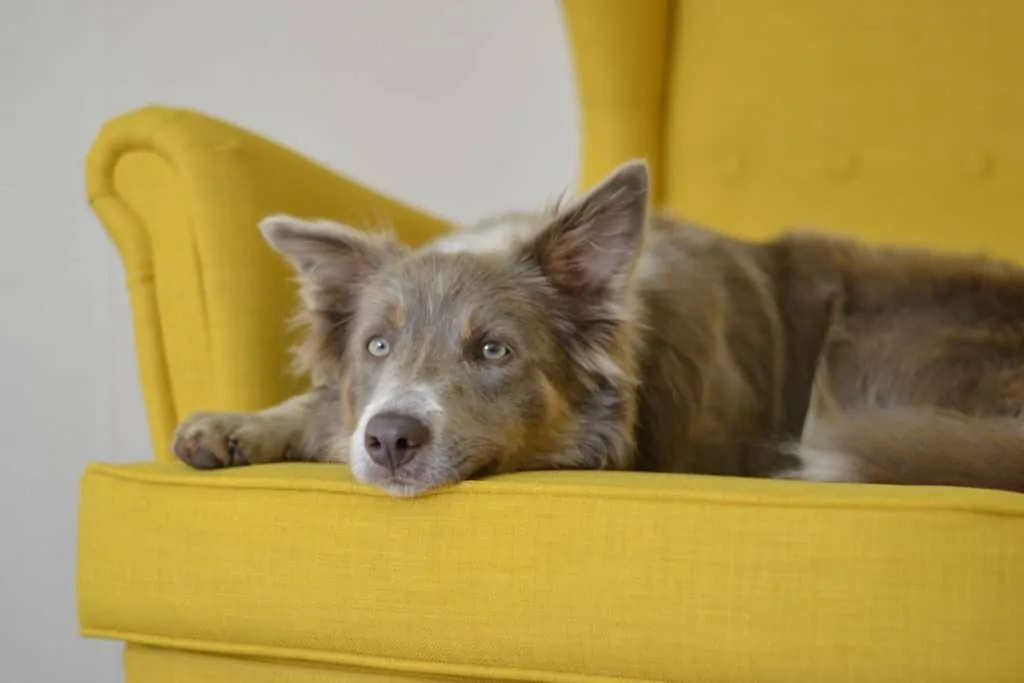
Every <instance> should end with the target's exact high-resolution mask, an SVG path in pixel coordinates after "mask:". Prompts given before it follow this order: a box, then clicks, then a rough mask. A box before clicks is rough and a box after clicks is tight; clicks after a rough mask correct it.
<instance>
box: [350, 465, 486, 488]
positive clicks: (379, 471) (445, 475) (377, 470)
mask: <svg viewBox="0 0 1024 683" xmlns="http://www.w3.org/2000/svg"><path fill="white" fill-rule="evenodd" d="M468 460H469V459H468V458H466V459H463V460H462V461H459V462H455V463H451V464H441V465H439V464H433V465H431V464H429V463H426V462H417V461H414V462H412V463H410V464H409V465H408V466H406V467H399V468H398V469H396V470H393V469H391V468H387V467H381V466H379V465H377V464H375V463H372V462H364V463H363V465H362V466H358V465H357V466H355V467H351V469H352V473H353V475H354V476H355V478H356V479H358V480H359V481H360V482H362V483H364V484H367V485H369V486H375V487H377V488H379V489H382V490H384V491H385V492H387V493H388V494H389V495H392V496H395V497H397V498H415V497H417V496H421V495H424V494H427V493H430V492H432V491H435V490H437V489H441V488H445V487H448V486H453V485H455V484H458V483H460V482H462V481H466V480H469V479H482V478H484V477H489V476H491V475H494V474H497V473H498V471H499V470H500V468H501V465H500V462H499V461H498V460H494V459H488V460H486V461H483V462H481V463H473V464H470V463H469V462H468ZM352 464H353V465H355V464H356V463H352Z"/></svg>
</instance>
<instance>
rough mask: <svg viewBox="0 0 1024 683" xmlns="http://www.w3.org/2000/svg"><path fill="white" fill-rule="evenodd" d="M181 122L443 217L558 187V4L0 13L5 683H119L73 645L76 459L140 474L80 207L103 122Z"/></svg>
mask: <svg viewBox="0 0 1024 683" xmlns="http://www.w3.org/2000/svg"><path fill="white" fill-rule="evenodd" d="M148 103H164V104H172V105H183V106H189V107H196V108H199V109H201V110H205V111H207V112H210V113H212V114H214V115H217V116H221V117H225V118H227V119H230V120H232V121H235V122H238V123H241V124H243V125H245V126H247V127H249V128H251V129H253V130H256V131H259V132H262V133H265V134H268V135H270V136H272V137H274V138H277V139H278V140H281V141H283V142H284V143H285V144H288V145H290V146H293V147H295V148H297V149H299V150H300V151H302V152H304V153H306V154H309V155H311V156H313V157H315V158H318V159H320V160H321V161H323V162H326V163H327V164H329V165H330V166H332V167H334V168H336V169H338V170H340V171H344V172H347V173H351V174H353V175H355V176H356V177H358V178H359V179H361V180H363V181H366V182H368V183H370V184H371V185H375V186H378V187H379V188H381V189H383V190H386V191H388V192H391V193H394V194H396V195H398V196H401V197H404V198H406V199H407V200H410V201H412V202H415V203H418V204H421V205H423V206H425V207H427V208H429V209H431V210H433V211H436V212H438V213H440V214H442V215H446V216H449V217H452V218H455V219H461V220H465V219H471V218H473V217H476V216H478V215H480V214H482V213H485V212H487V211H490V210H495V209H504V208H511V207H523V206H532V205H538V204H540V203H542V202H543V201H545V200H546V199H548V198H550V197H551V196H553V195H554V194H556V193H557V192H558V191H560V190H561V189H562V188H563V187H565V186H567V185H570V186H571V185H573V184H574V181H575V172H576V158H577V125H576V109H575V102H574V98H573V92H572V86H571V66H570V63H569V57H568V53H567V48H566V45H565V38H564V35H563V27H562V24H561V17H560V15H559V13H558V10H557V7H556V5H555V4H554V2H553V0H515V1H514V2H498V1H497V0H492V1H490V2H481V1H480V0H430V1H429V2H426V1H424V0H372V1H371V0H318V1H312V0H305V1H302V2H298V1H296V0H261V2H245V1H244V0H174V1H173V2H165V1H157V0H90V2H75V1H74V0H48V1H47V2H40V1H39V0H3V1H2V2H0V208H2V211H3V217H4V225H3V226H2V228H0V230H2V240H3V247H2V249H0V297H2V298H0V310H2V311H3V316H2V318H0V449H2V450H0V558H2V560H0V680H4V681H15V680H17V681H40V682H43V681H45V683H60V682H62V681H89V682H90V683H91V682H94V681H117V680H120V679H121V675H120V648H119V647H118V646H116V645H112V644H109V643H104V642H100V641H84V640H81V639H79V638H78V635H77V621H76V614H75V592H74V566H75V552H76V549H75V518H76V505H77V486H78V477H79V475H80V473H81V471H82V468H83V466H84V465H85V463H87V462H89V461H91V460H113V461H124V460H138V459H148V458H149V457H150V455H151V454H150V453H149V449H148V441H147V436H146V425H145V421H144V413H143V408H142V401H141V396H140V391H139V386H138V377H137V373H136V367H135V358H134V347H133V340H132V337H131V327H130V316H129V309H128V302H127V297H126V295H125V291H124V287H123V283H122V273H121V269H120V263H119V261H118V260H117V256H116V253H115V251H114V249H113V247H112V246H111V245H110V244H109V243H108V241H107V238H106V236H105V235H104V233H103V232H102V230H101V228H100V226H99V224H98V223H97V221H96V220H95V218H94V217H93V215H92V214H91V213H90V212H89V210H88V207H87V206H86V202H85V189H84V178H83V160H84V157H85V154H86V151H87V149H88V148H89V146H90V144H91V142H92V139H93V136H94V135H95V133H96V132H97V130H98V128H99V126H100V125H101V123H102V122H103V121H104V120H105V119H107V118H109V117H111V116H114V115H116V114H119V113H121V112H123V111H126V110H129V109H134V108H136V107H138V106H141V105H144V104H148Z"/></svg>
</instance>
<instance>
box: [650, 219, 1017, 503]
mask: <svg viewBox="0 0 1024 683" xmlns="http://www.w3.org/2000/svg"><path fill="white" fill-rule="evenodd" d="M645 261H646V264H647V265H646V267H644V268H640V269H639V270H638V273H637V275H638V287H640V289H641V291H642V296H641V301H643V302H644V305H645V306H646V308H647V316H646V320H647V321H648V327H649V330H648V332H647V335H646V338H647V344H646V353H645V363H644V367H645V372H644V376H643V384H642V389H641V392H640V405H641V407H640V410H639V413H638V414H639V416H640V418H639V420H640V421H639V424H638V427H637V429H638V434H639V435H640V441H639V443H640V448H639V454H640V460H639V465H640V466H641V467H645V468H650V469H657V470H673V471H695V472H708V473H724V474H737V475H754V476H786V477H798V478H810V479H826V480H838V481H877V482H892V483H945V484H961V485H978V486H987V487H995V488H1010V489H1024V423H1022V422H1020V421H1019V418H1020V415H1021V412H1022V409H1024V270H1021V269H1019V268H1017V267H1014V266H1011V265H1008V264H1005V263H1000V262H995V261H991V260H987V259H983V258H972V257H957V256H948V255H942V254H935V253H930V252H925V251H914V250H906V249H891V248H890V249H887V248H876V247H870V246H866V245H863V244H859V243H855V242H852V241H849V240H846V239H840V238H835V237H830V236H827V235H822V234H812V233H793V234H787V235H784V236H782V237H780V238H778V239H776V240H774V241H772V242H768V243H765V244H748V243H743V242H738V241H734V240H731V239H729V238H727V237H724V236H721V235H717V234H714V233H711V232H708V231H704V230H698V229H694V228H691V227H688V226H686V225H680V224H672V223H670V222H663V223H658V224H655V225H654V226H653V227H652V230H651V239H650V241H649V243H648V245H647V248H646V250H645V254H644V256H643V257H642V261H641V263H644V262H645ZM790 458H793V459H790Z"/></svg>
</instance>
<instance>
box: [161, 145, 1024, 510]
mask: <svg viewBox="0 0 1024 683" xmlns="http://www.w3.org/2000/svg"><path fill="white" fill-rule="evenodd" d="M646 202H647V173H646V168H645V167H644V166H643V165H642V164H630V165H626V166H623V167H622V168H620V169H619V170H618V171H616V172H615V173H613V174H612V175H611V176H609V178H608V179H607V180H606V181H605V182H604V183H602V184H601V185H600V186H599V187H598V188H596V189H595V190H594V191H592V192H591V193H590V194H589V195H587V196H586V197H584V198H583V199H581V200H579V201H578V202H576V203H574V204H573V205H571V206H570V207H569V208H567V209H559V210H555V211H553V212H551V213H550V214H545V215H542V216H536V217H529V216H507V217H504V218H502V219H499V220H495V221H492V222H490V223H487V224H483V225H480V226H477V227H475V228H471V229H467V230H466V231H463V232H459V233H454V234H452V235H450V236H446V237H444V238H442V239H440V240H438V241H437V242H436V243H434V244H432V245H429V246H427V247H425V248H424V249H421V250H419V251H416V252H413V253H408V252H407V251H406V250H405V249H403V248H402V247H400V246H399V245H398V244H397V243H395V242H393V241H392V240H390V239H389V238H386V237H384V236H372V235H366V234H360V233H357V232H356V231H353V230H350V229H346V228H341V227H339V226H331V225H327V224H323V223H305V222H302V221H296V220H295V219H289V218H275V219H268V221H266V222H265V223H264V226H263V229H264V233H265V234H266V236H267V238H268V241H269V242H270V243H271V244H272V245H273V246H274V247H275V248H277V249H278V250H279V251H281V252H282V253H283V254H284V255H285V256H287V257H288V258H289V259H290V260H291V261H292V262H293V263H294V264H295V265H296V268H297V269H298V271H299V273H300V278H301V281H302V283H303V293H304V300H305V303H306V314H305V317H306V322H307V323H308V324H309V326H310V336H309V339H308V341H307V342H306V343H305V345H304V346H303V347H302V348H301V349H300V352H299V356H298V357H299V360H300V367H301V368H302V369H303V370H304V371H306V372H309V373H311V375H312V377H313V378H314V384H315V386H316V388H315V389H314V390H313V391H312V392H311V393H309V394H307V395H305V396H300V397H296V398H293V399H291V400H289V401H287V402H285V403H283V404H281V405H279V406H275V407H273V408H270V409H268V410H266V411H264V412H262V413H257V414H253V415H239V414H224V413H205V414H200V415H196V416H193V417H192V418H190V419H189V420H188V421H187V422H186V423H185V424H183V425H182V426H181V428H180V429H179V432H178V435H177V438H176V442H175V445H174V450H175V452H176V453H177V454H178V455H179V457H181V458H182V459H183V460H185V461H186V462H189V463H191V464H193V465H195V466H199V467H216V466H224V465H231V464H248V463H263V462H275V461H280V460H327V461H348V462H349V464H350V466H351V467H352V470H353V472H354V474H355V476H356V477H357V478H358V479H360V480H362V481H364V482H368V483H372V484H375V485H378V486H381V487H383V488H385V489H386V490H388V491H390V492H392V493H394V494H398V495H410V494H416V493H420V492H422V491H425V490H428V489H430V488H434V487H436V486H440V485H444V484H448V483H452V482H454V481H458V480H461V479H466V478H470V477H474V476H481V475H485V474H490V473H497V472H508V471H514V470H524V469H553V468H608V469H630V468H634V469H643V470H654V471H664V472H689V473H705V474H720V475H738V476H762V477H782V478H797V479H808V480H824V481H850V482H883V483H904V484H948V485H963V486H978V487H991V488H1003V489H1010V490H1024V421H1022V420H1021V414H1022V411H1024V269H1018V268H1016V267H1013V266H1010V265H1007V264H1003V263H998V262H994V261H990V260H985V259H981V258H966V257H953V256H944V255H936V254H930V253H925V252H916V251H909V250H895V249H880V248H872V247H867V246H864V245H860V244H857V243H854V242H851V241H847V240H842V239H836V238H832V237H827V236H824V235H814V234H805V233H795V234H788V235H784V236H782V237H780V238H778V239H776V240H773V241H770V242H767V243H757V244H755V243H746V242H741V241H737V240H733V239H730V238H727V237H725V236H722V235H719V234H716V233H713V232H710V231H707V230H704V229H701V228H698V227H694V226H690V225H686V224H681V223H677V222H672V221H670V220H667V219H661V218H648V217H647V215H646Z"/></svg>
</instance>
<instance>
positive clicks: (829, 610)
mask: <svg viewBox="0 0 1024 683" xmlns="http://www.w3.org/2000/svg"><path fill="white" fill-rule="evenodd" d="M80 524H81V527H80V546H81V554H80V561H79V605H80V618H81V621H82V624H83V628H84V631H85V633H86V634H87V635H93V636H103V637H109V638H118V639H122V640H126V641H128V642H129V643H136V644H146V645H154V646H161V647H165V648H173V649H181V650H189V651H198V652H211V653H221V654H234V655H244V656H247V657H258V658H264V659H267V658H269V659H282V660H297V661H303V662H313V663H319V664H325V665H329V664H335V665H347V666H356V667H363V668H366V669H370V670H377V671H381V670H383V671H393V672H396V673H401V672H407V673H409V674H418V675H461V676H465V677H467V678H469V679H476V680H484V679H499V680H545V681H600V680H609V679H614V678H626V679H632V680H649V681H654V680H677V681H751V680H756V681H758V682H759V683H776V682H777V683H804V682H806V683H812V682H817V681H830V682H833V683H861V682H863V681H873V682H875V683H887V682H890V681H891V682H893V683H896V682H903V681H929V682H930V683H944V682H947V681H948V682H949V683H953V682H955V681H985V682H987V683H1000V682H1002V681H1006V682H1007V683H1009V682H1010V681H1019V680H1020V674H1021V672H1022V671H1024V648H1022V647H1021V643H1022V642H1024V620H1022V615H1021V605H1024V581H1022V580H1021V578H1022V577H1024V542H1022V541H1024V496H1019V495H1014V494H1010V493H999V492H989V491H976V490H953V489H946V488H926V487H908V488H900V487H886V486H859V485H842V484H832V485H825V484H823V485H819V486H808V485H804V484H800V483H794V482H775V481H764V480H743V479H721V478H715V477H680V476H675V475H654V474H642V473H621V474H608V473H602V472H576V473H572V472H561V473H553V472H549V473H536V474H518V475H510V476H503V477H496V478H493V479H491V480H485V481H476V482H467V483H464V484H461V485H459V486H457V487H454V488H453V489H450V490H447V491H442V492H438V493H435V494H433V495H428V496H426V497H423V498H421V499H414V500H396V499H393V498H390V497H387V496H386V495H385V494H383V493H378V492H377V491H375V490H373V489H369V488H366V487H363V486H360V485H357V484H355V483H354V482H353V481H352V479H351V478H350V475H349V474H348V472H347V470H346V469H345V468H342V467H336V466H331V465H302V464H298V465H295V464H292V465H272V466H264V467H251V468H242V469H237V470H226V471H220V472H212V473H210V472H196V471H193V470H190V469H188V468H186V467H185V466H184V465H180V464H177V463H173V464H172V463H162V464H157V463H154V464H138V465H126V466H117V467H113V466H107V465H96V466H93V467H90V468H89V470H88V471H87V473H86V475H85V478H84V482H83V488H82V508H81V516H80Z"/></svg>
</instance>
